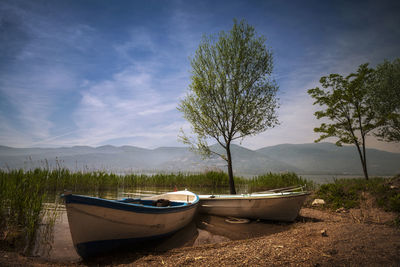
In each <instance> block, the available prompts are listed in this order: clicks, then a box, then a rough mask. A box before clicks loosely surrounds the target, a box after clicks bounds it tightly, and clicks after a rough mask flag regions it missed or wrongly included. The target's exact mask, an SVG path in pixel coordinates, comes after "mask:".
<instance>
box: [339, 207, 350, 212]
mask: <svg viewBox="0 0 400 267" xmlns="http://www.w3.org/2000/svg"><path fill="white" fill-rule="evenodd" d="M336 212H337V213H347V212H349V211H348V210H346V209H345V208H343V207H341V208H338V209H337V210H336Z"/></svg>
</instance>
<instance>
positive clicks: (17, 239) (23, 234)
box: [0, 169, 54, 253]
mask: <svg viewBox="0 0 400 267" xmlns="http://www.w3.org/2000/svg"><path fill="white" fill-rule="evenodd" d="M47 178H48V177H47V176H46V175H42V173H41V171H40V170H39V169H37V170H35V171H29V172H23V171H22V170H14V171H11V172H4V171H0V230H1V232H2V233H5V234H4V240H7V241H8V242H10V243H12V245H13V246H16V247H18V248H20V249H23V250H24V251H25V252H28V253H29V252H30V250H31V249H32V248H33V245H34V241H35V237H36V232H37V229H38V227H39V225H40V224H41V223H42V222H44V221H47V223H51V220H52V219H54V217H51V214H49V213H47V214H46V213H45V212H43V209H42V208H43V202H44V200H45V199H46V196H47V192H46V190H45V188H46V183H47V181H48V179H47ZM45 215H46V217H45ZM49 220H50V221H49ZM8 234H11V235H14V238H12V239H9V238H7V235H8Z"/></svg>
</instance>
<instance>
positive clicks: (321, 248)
mask: <svg viewBox="0 0 400 267" xmlns="http://www.w3.org/2000/svg"><path fill="white" fill-rule="evenodd" d="M395 216H396V215H395V214H392V213H387V212H383V211H381V210H379V209H376V208H372V207H369V208H361V209H355V210H350V211H346V212H343V213H336V212H331V211H323V210H319V209H314V208H303V209H302V210H301V211H300V216H299V217H298V219H297V220H296V221H295V222H294V223H291V224H282V223H271V222H263V221H252V222H250V223H249V224H242V225H232V224H228V223H226V222H225V219H224V218H221V217H204V216H203V217H200V218H198V219H197V220H196V225H191V226H188V228H187V229H186V232H185V233H186V234H187V233H189V232H194V233H196V234H195V236H191V235H190V234H189V237H188V238H187V237H186V238H184V236H185V234H184V233H180V234H179V235H177V236H175V237H174V238H175V239H176V240H173V241H174V242H175V243H176V244H178V243H180V245H179V246H180V247H179V246H178V247H177V248H172V249H167V248H166V246H165V243H164V247H163V244H158V247H157V249H154V248H152V249H147V250H141V251H137V250H135V251H130V252H129V251H125V252H119V253H114V254H112V255H103V256H99V257H98V258H96V259H93V260H92V261H90V262H88V261H86V262H85V261H82V260H81V259H79V258H78V259H77V258H74V259H72V258H70V259H65V258H64V259H60V258H58V259H57V260H54V259H43V258H38V257H24V256H21V255H19V254H17V253H11V252H5V251H0V265H1V266H90V265H96V266H98V265H106V266H132V265H134V266H400V229H399V228H398V227H395V226H393V224H392V223H393V220H394V218H395ZM188 229H189V230H188ZM169 241H171V240H169ZM167 244H170V243H167Z"/></svg>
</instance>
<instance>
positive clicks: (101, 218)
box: [63, 191, 199, 258]
mask: <svg viewBox="0 0 400 267" xmlns="http://www.w3.org/2000/svg"><path fill="white" fill-rule="evenodd" d="M63 196H64V198H65V203H66V208H67V215H68V223H69V228H70V231H71V236H72V241H73V243H74V247H75V249H76V251H77V252H78V254H79V255H80V256H81V257H83V258H87V257H90V256H93V255H96V254H98V253H101V252H104V251H108V250H112V249H115V248H118V247H120V246H121V245H124V244H132V243H138V242H141V241H145V240H149V239H156V238H160V237H164V236H167V235H170V234H172V233H174V232H176V231H177V230H179V229H181V228H183V227H184V226H186V225H187V224H188V223H189V222H190V221H191V220H192V219H193V216H194V214H195V211H196V208H197V206H198V203H199V197H198V196H197V195H196V194H194V193H192V192H189V191H178V192H170V193H166V194H162V195H157V196H152V197H146V198H142V199H132V198H127V199H122V200H108V199H102V198H97V197H88V196H81V195H74V194H70V193H69V194H64V195H63Z"/></svg>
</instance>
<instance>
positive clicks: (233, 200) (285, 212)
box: [199, 190, 309, 221]
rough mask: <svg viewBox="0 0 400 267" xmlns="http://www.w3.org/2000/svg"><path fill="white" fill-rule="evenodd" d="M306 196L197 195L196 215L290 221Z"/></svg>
mask: <svg viewBox="0 0 400 267" xmlns="http://www.w3.org/2000/svg"><path fill="white" fill-rule="evenodd" d="M307 195H309V193H308V192H294V191H284V190H282V191H279V190H278V192H276V191H274V192H273V191H267V192H259V193H253V194H242V195H199V198H200V207H199V212H200V213H207V214H212V215H217V216H225V217H238V218H251V219H263V220H271V221H294V219H296V217H297V216H298V214H299V211H300V208H301V206H302V205H303V202H304V200H305V199H306V197H307Z"/></svg>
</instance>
